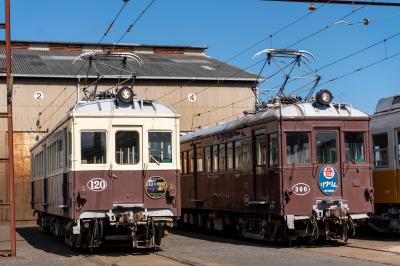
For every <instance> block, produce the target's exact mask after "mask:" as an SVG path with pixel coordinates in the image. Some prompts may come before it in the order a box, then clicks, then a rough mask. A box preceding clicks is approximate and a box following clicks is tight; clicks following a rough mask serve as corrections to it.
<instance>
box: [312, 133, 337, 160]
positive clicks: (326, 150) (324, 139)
mask: <svg viewBox="0 0 400 266" xmlns="http://www.w3.org/2000/svg"><path fill="white" fill-rule="evenodd" d="M336 160H337V159H336V133H335V132H319V133H317V162H318V163H336Z"/></svg>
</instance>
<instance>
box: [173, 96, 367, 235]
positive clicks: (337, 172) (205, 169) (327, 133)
mask: <svg viewBox="0 0 400 266" xmlns="http://www.w3.org/2000/svg"><path fill="white" fill-rule="evenodd" d="M331 99H332V95H331V93H330V92H329V91H327V90H323V91H320V92H319V93H318V94H317V96H316V99H314V100H313V101H310V102H301V101H299V98H296V97H288V96H283V97H278V98H275V99H274V101H273V102H271V103H270V104H269V105H268V107H267V108H266V109H265V110H264V111H262V112H257V113H256V114H249V115H246V116H244V117H243V118H240V119H238V120H235V121H232V122H228V123H223V124H220V125H218V126H216V127H213V128H207V129H202V130H200V131H197V132H194V133H189V134H187V135H184V136H182V137H181V164H182V166H181V168H182V218H183V222H184V223H185V224H189V225H193V226H198V227H203V228H208V229H211V230H232V231H235V232H236V233H238V234H239V235H241V236H243V237H248V238H255V239H262V240H291V239H296V238H299V237H305V238H312V239H316V238H318V237H319V236H324V237H326V239H334V238H336V239H343V240H347V238H348V232H350V233H351V232H353V230H354V226H355V224H356V223H357V222H358V221H361V220H364V219H366V218H367V217H368V216H367V214H368V213H370V212H372V211H373V203H372V200H373V198H372V193H373V189H372V180H371V168H370V153H369V150H368V147H369V138H368V135H369V128H368V126H369V118H368V115H367V114H366V113H364V112H362V111H360V110H359V109H357V108H354V107H352V106H351V105H345V104H333V103H331Z"/></svg>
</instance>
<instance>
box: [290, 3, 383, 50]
mask: <svg viewBox="0 0 400 266" xmlns="http://www.w3.org/2000/svg"><path fill="white" fill-rule="evenodd" d="M375 1H376V0H371V1H370V2H368V4H367V5H362V6H360V7H358V8H356V9H353V10H352V11H351V12H349V13H347V14H346V15H344V16H342V17H340V18H339V19H336V20H335V21H334V22H332V23H331V24H328V25H326V26H325V27H322V28H321V29H319V30H317V31H315V32H313V33H311V34H309V35H306V36H304V37H303V38H301V39H300V40H297V41H295V42H293V43H292V44H290V45H288V46H286V48H285V49H288V48H291V47H293V46H295V45H297V44H299V43H301V42H303V41H305V40H307V39H309V38H311V37H313V36H315V35H317V34H319V33H321V32H323V31H326V30H327V29H329V28H331V27H333V26H335V25H336V24H335V23H336V22H337V21H342V20H344V19H346V18H348V17H350V16H352V15H354V14H355V13H357V12H359V11H360V10H362V9H364V8H365V7H367V6H368V5H370V4H371V3H373V2H375Z"/></svg>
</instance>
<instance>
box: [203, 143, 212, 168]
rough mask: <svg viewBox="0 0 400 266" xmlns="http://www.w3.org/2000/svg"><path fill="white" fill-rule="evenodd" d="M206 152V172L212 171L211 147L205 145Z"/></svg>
mask: <svg viewBox="0 0 400 266" xmlns="http://www.w3.org/2000/svg"><path fill="white" fill-rule="evenodd" d="M204 153H205V165H206V172H207V173H210V172H211V147H210V146H208V147H205V149H204Z"/></svg>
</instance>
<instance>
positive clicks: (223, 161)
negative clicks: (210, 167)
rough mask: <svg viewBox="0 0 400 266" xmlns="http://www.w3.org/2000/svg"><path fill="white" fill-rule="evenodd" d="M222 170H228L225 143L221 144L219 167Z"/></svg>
mask: <svg viewBox="0 0 400 266" xmlns="http://www.w3.org/2000/svg"><path fill="white" fill-rule="evenodd" d="M218 170H219V171H220V172H222V171H225V170H226V154H225V144H220V145H219V169H218Z"/></svg>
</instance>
